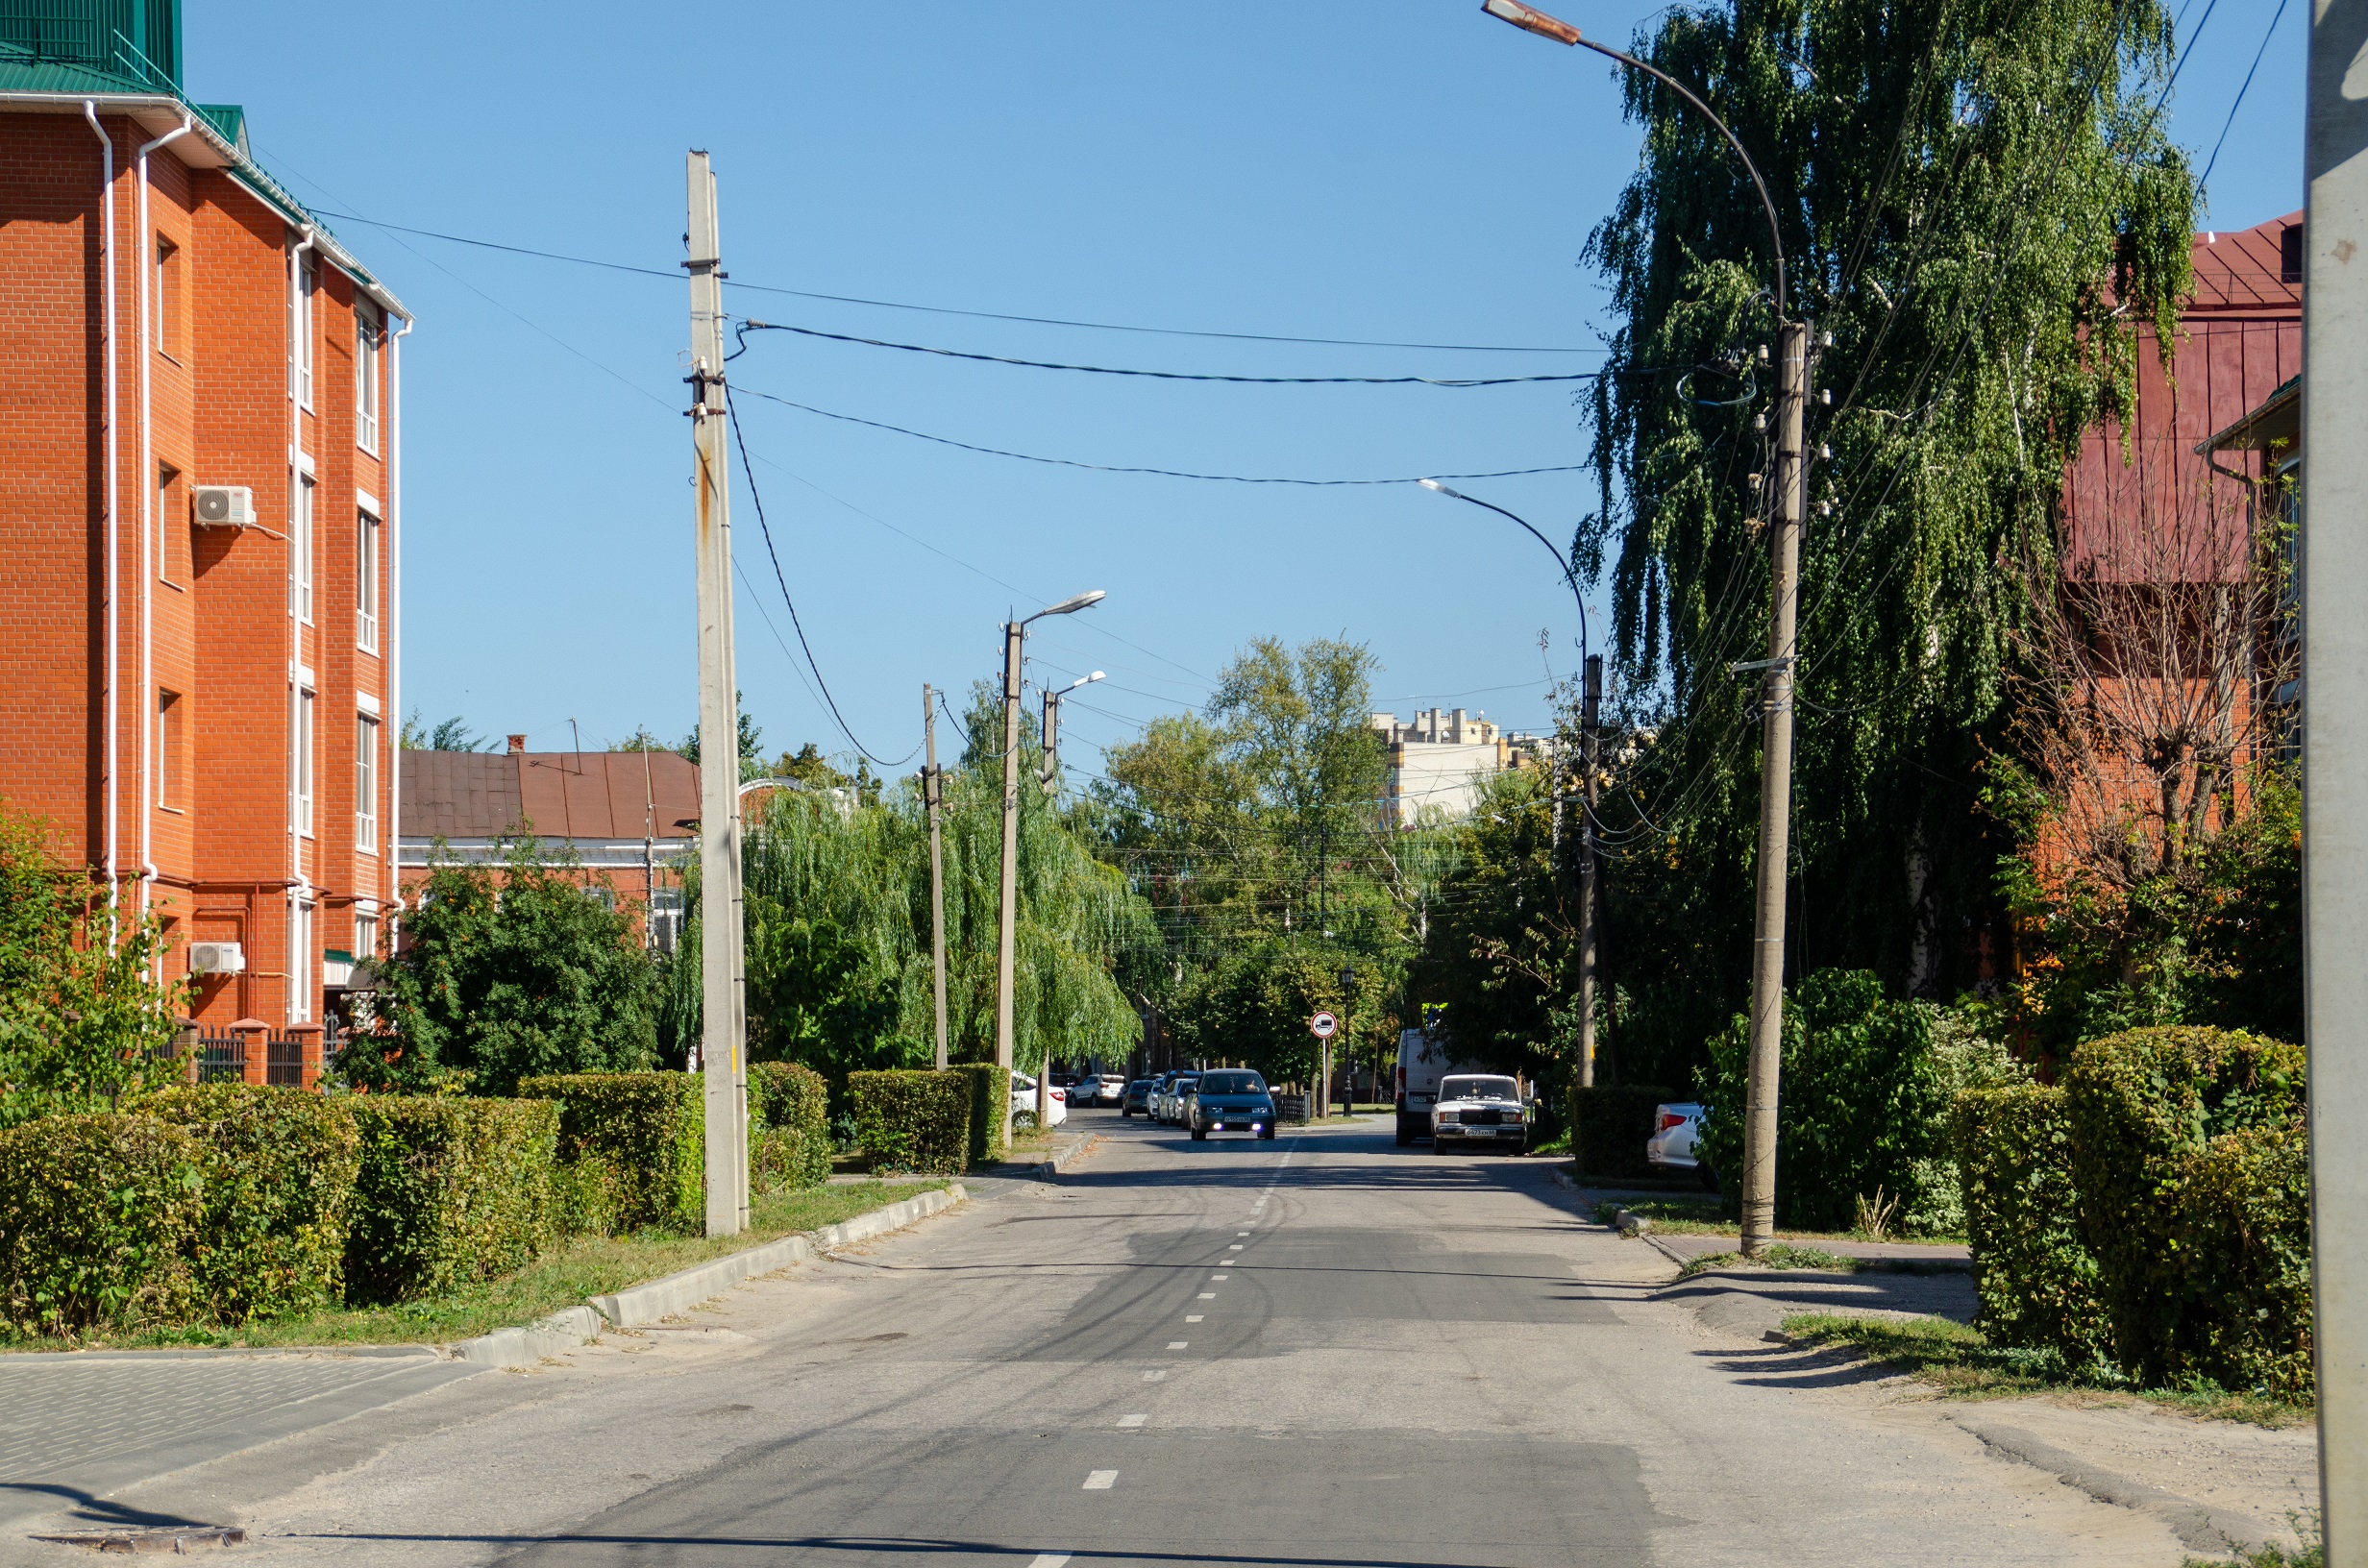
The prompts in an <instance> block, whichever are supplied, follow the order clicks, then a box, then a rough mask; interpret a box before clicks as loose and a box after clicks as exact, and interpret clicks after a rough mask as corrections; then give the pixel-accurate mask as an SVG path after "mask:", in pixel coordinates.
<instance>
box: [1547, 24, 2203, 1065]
mask: <svg viewBox="0 0 2368 1568" xmlns="http://www.w3.org/2000/svg"><path fill="white" fill-rule="evenodd" d="M2170 44H2171V36H2170V27H2169V21H2168V18H2167V16H2166V14H2165V12H2164V10H2163V8H2162V7H2161V6H2160V5H2159V4H2158V3H2156V0H1729V3H1727V4H1714V5H1708V6H1695V7H1685V8H1679V9H1676V10H1673V11H1666V12H1659V13H1657V15H1656V19H1655V20H1654V21H1652V22H1651V23H1650V24H1649V25H1648V27H1647V29H1646V30H1645V32H1644V33H1643V34H1642V35H1641V36H1640V37H1639V38H1638V39H1637V41H1636V45H1635V48H1636V51H1637V52H1638V53H1639V54H1640V56H1641V57H1642V58H1644V59H1646V60H1648V61H1652V62H1653V63H1654V64H1656V65H1657V66H1659V67H1661V68H1662V69H1664V70H1666V71H1668V72H1669V73H1670V74H1671V75H1673V76H1674V77H1675V78H1676V79H1678V80H1679V81H1682V82H1684V83H1686V84H1688V85H1689V86H1690V87H1691V88H1692V89H1693V90H1695V91H1697V92H1699V93H1700V94H1701V95H1702V96H1703V98H1704V99H1705V101H1707V102H1708V103H1709V104H1710V105H1711V106H1712V107H1713V108H1714V109H1715V110H1718V112H1719V113H1720V114H1721V115H1722V116H1723V117H1724V118H1725V120H1726V121H1727V123H1728V124H1729V125H1731V126H1733V127H1734V128H1735V130H1736V133H1737V135H1739V136H1740V137H1741V138H1742V140H1743V142H1744V144H1745V145H1746V146H1747V147H1748V148H1749V149H1750V152H1751V155H1752V157H1753V159H1754V160H1755V161H1756V162H1757V163H1758V165H1759V167H1760V169H1761V170H1762V171H1763V173H1764V175H1765V177H1766V181H1767V185H1768V188H1769V190H1770V192H1771V194H1772V195H1773V196H1774V198H1775V200H1776V201H1777V203H1778V213H1779V218H1780V222H1781V227H1782V230H1783V235H1784V244H1785V252H1786V256H1787V258H1788V265H1789V276H1790V282H1791V286H1792V295H1791V299H1790V300H1789V301H1788V306H1789V308H1790V309H1791V310H1792V311H1793V312H1794V313H1795V314H1796V315H1798V316H1805V317H1807V318H1808V319H1810V320H1811V321H1812V322H1813V324H1814V327H1815V329H1816V331H1817V333H1818V341H1819V342H1820V343H1821V344H1822V342H1823V335H1824V334H1825V333H1828V332H1830V333H1831V334H1832V340H1833V341H1832V346H1831V347H1830V348H1821V349H1820V351H1819V354H1818V356H1817V358H1816V360H1815V363H1814V368H1813V374H1814V377H1815V380H1816V382H1817V384H1819V385H1820V386H1822V387H1826V388H1829V389H1831V390H1832V393H1833V400H1834V401H1833V404H1832V405H1831V409H1830V411H1829V410H1828V409H1827V408H1825V407H1824V406H1822V405H1818V406H1814V407H1813V409H1812V414H1813V418H1812V421H1811V427H1810V432H1809V437H1808V439H1809V447H1810V451H1811V453H1812V454H1813V458H1814V462H1813V468H1812V480H1811V484H1812V492H1813V501H1814V502H1818V503H1819V505H1818V506H1817V508H1816V509H1815V510H1814V515H1813V518H1812V521H1811V526H1810V527H1809V528H1808V529H1807V532H1806V535H1805V538H1804V542H1803V550H1802V575H1801V584H1802V586H1801V596H1800V601H1799V603H1800V645H1799V646H1800V648H1801V649H1802V652H1803V655H1804V657H1803V662H1802V664H1801V665H1800V666H1799V667H1798V669H1797V671H1796V674H1797V676H1798V679H1799V697H1798V698H1797V705H1796V713H1797V722H1798V746H1799V750H1798V756H1797V760H1796V764H1795V769H1796V782H1795V785H1794V795H1793V798H1794V801H1795V809H1796V824H1797V835H1796V838H1795V840H1794V846H1795V853H1796V855H1797V857H1798V858H1797V863H1796V866H1795V868H1794V888H1795V897H1796V900H1797V901H1796V904H1795V914H1794V917H1793V920H1794V931H1795V933H1796V938H1795V945H1796V949H1797V950H1800V951H1802V952H1805V953H1806V954H1807V955H1808V958H1807V959H1806V960H1805V962H1810V963H1814V964H1817V965H1829V964H1830V965H1842V966H1848V967H1863V968H1873V969H1876V970H1878V971H1879V972H1881V973H1882V974H1884V975H1885V976H1886V977H1887V979H1888V980H1889V982H1890V983H1891V984H1892V985H1893V986H1894V987H1895V988H1906V989H1910V990H1913V991H1917V992H1928V993H1946V992H1948V991H1950V990H1953V989H1955V988H1957V987H1959V986H1961V985H1963V984H1966V983H1968V982H1969V981H1970V980H1971V978H1972V967H1973V965H1974V963H1975V961H1976V959H1975V950H1974V949H1975V943H1973V942H1971V941H1970V940H1968V938H1969V935H1970V933H1971V932H1972V931H1973V930H1974V929H1975V928H1977V927H1978V926H1979V925H1981V924H1982V923H1983V922H1984V921H1985V920H1986V919H1991V920H1994V916H1995V912H1996V905H1995V902H1994V894H1993V893H1992V889H1991V868H1992V867H1993V866H1994V865H1995V864H1996V859H1997V855H1998V853H1999V852H2000V850H2001V849H2002V848H2003V847H2005V845H2003V844H2002V843H2001V842H2000V839H1999V837H1998V835H1997V834H1996V832H1995V828H1994V824H1992V823H1990V822H1989V821H1986V820H1985V819H1983V818H1982V817H1981V816H1980V815H1979V814H1977V813H1975V812H1974V811H1972V810H1971V809H1970V808H1971V806H1972V804H1973V791H1974V774H1975V770H1976V767H1977V765H1978V763H1979V761H1980V759H1981V758H1982V756H1983V755H1984V754H1985V744H1986V741H1989V740H1994V739H1995V738H1996V733H1997V731H1998V728H1999V711H2000V706H2001V701H2002V695H2001V694H2002V681H2003V676H2004V674H2005V671H2006V668H2007V665H2008V664H2009V662H2010V657H2011V649H2012V636H2013V632H2014V629H2015V627H2016V626H2017V625H2018V624H2019V623H2020V622H2021V620H2022V619H2023V617H2024V614H2025V611H2026V608H2027V606H2026V604H2025V602H2024V601H2023V600H2022V597H2021V591H2020V587H2019V584H2018V580H2017V576H2016V573H2015V571H2014V569H2013V566H2012V565H2011V564H2010V563H2014V562H2018V561H2021V560H2025V559H2027V558H2029V555H2030V552H2031V551H2032V550H2033V549H2034V548H2037V549H2041V550H2044V549H2045V548H2047V546H2048V541H2049V540H2050V539H2051V538H2052V535H2051V533H2050V528H2049V525H2050V514H2051V508H2052V507H2053V505H2054V503H2055V501H2056V498H2057V495H2058V492H2059V489H2060V483H2061V478H2062V475H2063V472H2064V468H2065V463H2066V460H2067V459H2068V458H2069V457H2070V456H2071V454H2072V453H2073V452H2074V450H2075V449H2076V447H2077V444H2078V443H2079V442H2080V440H2081V439H2082V438H2083V436H2084V433H2085V432H2087V431H2089V430H2090V429H2093V428H2094V427H2095V426H2096V424H2097V423H2098V421H2099V420H2100V419H2103V418H2105V417H2108V416H2109V415H2113V414H2116V413H2120V412H2123V411H2126V410H2127V409H2128V408H2129V407H2130V406H2131V391H2132V387H2133V384H2134V380H2133V379H2134V372H2135V366H2136V362H2137V355H2139V354H2140V353H2141V352H2144V346H2143V340H2142V337H2141V335H2140V328H2141V326H2145V325H2151V326H2152V327H2153V328H2155V329H2156V331H2158V333H2159V334H2160V342H2161V344H2162V345H2164V346H2165V347H2166V348H2167V345H2168V344H2169V343H2170V342H2171V340H2172V336H2173V330H2174V328H2175V325H2176V323H2175V308H2176V306H2177V304H2178V302H2179V300H2180V299H2181V297H2182V295H2183V292H2184V290H2185V289H2186V287H2187V280H2188V274H2187V256H2188V242H2189V240H2188V236H2189V232H2190V227H2191V219H2192V212H2193V185H2192V181H2191V179H2190V177H2189V173H2188V170H2187V168H2186V166H2185V164H2184V162H2183V159H2182V157H2181V155H2180V153H2179V152H2178V150H2177V149H2176V148H2174V147H2173V146H2172V145H2171V144H2170V143H2169V141H2168V140H2167V138H2166V137H2165V135H2163V127H2162V125H2161V124H2160V123H2159V122H2158V112H2157V111H2158V98H2159V95H2160V94H2161V92H2163V91H2164V90H2166V77H2167V75H2168V70H2167V67H2168V65H2169V53H2170ZM1622 86H1623V90H1624V92H1625V93H1626V99H1627V108H1628V111H1629V114H1630V116H1631V117H1632V118H1633V119H1635V120H1637V121H1639V122H1640V124H1641V125H1642V126H1643V128H1644V132H1645V151H1644V159H1643V166H1642V168H1641V169H1640V172H1639V173H1638V175H1637V176H1636V177H1635V179H1634V180H1632V181H1631V183H1630V184H1629V185H1628V187H1627V188H1626V190H1625V191H1624V192H1623V194H1622V196H1621V198H1620V200H1619V202H1618V204H1617V206H1616V208H1615V210H1614V212H1613V213H1612V215H1611V216H1610V217H1608V218H1607V219H1606V220H1605V221H1604V222H1603V223H1602V224H1601V225H1600V226H1599V227H1598V228H1597V229H1596V230H1595V232H1594V233H1593V234H1592V236H1591V238H1590V241H1589V244H1588V248H1587V252H1586V258H1587V259H1588V260H1589V261H1590V262H1591V263H1593V264H1594V265H1595V266H1597V267H1598V268H1599V269H1600V270H1601V271H1602V273H1603V274H1604V276H1605V277H1606V279H1607V280H1608V282H1610V285H1611V288H1612V294H1613V304H1614V308H1615V311H1616V316H1617V319H1618V326H1617V328H1616V331H1615V334H1614V337H1613V342H1612V354H1611V355H1610V357H1609V359H1608V361H1607V363H1606V366H1605V369H1606V371H1607V374H1606V375H1605V376H1604V377H1603V379H1602V380H1600V381H1599V382H1598V383H1597V389H1596V391H1595V393H1594V394H1593V397H1592V400H1591V405H1590V408H1589V415H1590V418H1591V427H1592V430H1593V434H1594V443H1595V444H1594V461H1595V464H1596V467H1597V472H1598V477H1599V480H1600V489H1599V503H1598V505H1597V507H1596V508H1595V511H1594V512H1593V514H1592V515H1591V517H1589V518H1588V519H1587V520H1586V521H1585V522H1584V523H1583V524H1582V525H1581V527H1579V529H1578V531H1577V536H1576V539H1575V541H1574V550H1575V551H1576V554H1577V557H1578V559H1579V560H1580V562H1581V564H1582V565H1583V566H1584V567H1586V568H1587V569H1588V570H1590V571H1591V572H1598V573H1608V575H1609V576H1610V577H1611V580H1612V585H1613V589H1614V595H1613V600H1614V606H1615V614H1614V626H1613V633H1614V642H1615V649H1616V654H1617V655H1618V658H1619V660H1620V663H1621V665H1622V666H1623V668H1624V671H1625V673H1626V675H1627V680H1626V682H1625V687H1626V690H1627V691H1628V692H1629V693H1630V694H1631V696H1630V698H1628V700H1627V703H1626V706H1627V709H1628V712H1627V714H1626V716H1625V717H1627V718H1628V719H1630V720H1632V721H1634V722H1638V723H1645V724H1648V725H1653V726H1655V727H1657V729H1658V735H1659V740H1658V744H1657V745H1655V746H1654V747H1651V748H1650V749H1649V751H1648V752H1647V754H1646V755H1645V756H1644V757H1643V758H1641V759H1640V763H1639V766H1638V768H1637V770H1636V771H1635V773H1634V775H1633V779H1632V782H1633V785H1634V788H1633V791H1631V790H1627V789H1623V790H1621V791H1620V792H1618V793H1617V795H1616V797H1615V799H1614V800H1613V802H1612V804H1611V806H1610V807H1609V808H1608V812H1609V814H1610V821H1609V823H1608V832H1609V834H1610V836H1611V837H1612V838H1613V839H1614V840H1615V841H1616V842H1618V843H1620V844H1621V845H1623V846H1624V852H1623V853H1622V854H1621V856H1620V858H1618V859H1616V860H1615V861H1614V863H1613V867H1612V871H1611V875H1612V878H1613V884H1614V893H1615V896H1614V914H1613V919H1612V927H1613V929H1614V930H1615V931H1616V933H1617V934H1618V938H1619V941H1620V946H1619V948H1618V953H1619V955H1620V963H1621V965H1622V970H1623V974H1624V976H1625V981H1624V983H1625V984H1626V985H1627V987H1628V991H1627V1003H1628V1005H1630V1006H1639V1007H1641V1006H1651V1005H1659V1004H1660V1003H1661V1002H1662V1001H1663V1000H1666V1001H1667V1002H1668V1003H1669V1004H1670V1005H1673V1006H1678V1007H1681V1008H1685V1009H1689V1010H1690V1011H1689V1012H1688V1017H1696V1018H1698V1014H1699V1009H1698V1008H1696V1007H1695V1006H1694V1003H1693V1001H1692V998H1693V997H1696V996H1698V995H1699V994H1701V993H1703V992H1708V993H1710V995H1711V996H1712V997H1713V998H1714V1004H1715V1010H1716V1011H1717V1012H1719V1013H1723V1012H1725V1011H1726V1010H1728V1009H1731V1008H1732V1007H1733V1006H1735V1005H1737V1004H1738V1003H1739V1001H1740V999H1741V996H1742V994H1743V992H1744V991H1745V989H1746V987H1747V983H1748V982H1747V977H1748V954H1749V942H1748V923H1749V919H1750V909H1751V901H1750V895H1749V890H1750V880H1751V861H1752V855H1753V853H1754V847H1755V842H1756V837H1755V834H1754V831H1753V817H1754V813H1755V811H1756V805H1757V787H1756V775H1757V771H1758V766H1759V757H1758V744H1757V737H1758V723H1757V718H1758V708H1757V692H1758V687H1757V685H1756V683H1755V682H1753V681H1751V680H1748V679H1738V678H1735V677H1734V676H1733V675H1731V674H1729V673H1728V670H1727V668H1726V667H1727V665H1728V664H1729V663H1730V662H1733V661H1737V660H1748V659H1756V658H1759V657H1762V656H1763V655H1764V651H1765V648H1764V642H1765V637H1764V625H1765V623H1764V605H1765V604H1766V602H1767V598H1768V590H1767V580H1768V579H1767V566H1766V557H1765V551H1764V531H1763V529H1762V527H1761V526H1760V525H1761V524H1762V522H1763V521H1764V513H1765V504H1766V496H1765V493H1764V491H1763V490H1760V489H1755V488H1754V487H1753V485H1752V484H1751V483H1750V482H1749V479H1748V476H1750V475H1752V474H1755V473H1757V474H1765V473H1767V472H1769V470H1770V468H1771V464H1770V463H1769V461H1768V454H1767V439H1768V437H1767V430H1766V426H1765V424H1764V423H1763V422H1764V420H1767V419H1770V418H1772V413H1773V409H1772V405H1771V403H1770V393H1771V386H1770V380H1769V376H1768V372H1767V369H1766V366H1765V364H1764V361H1763V360H1762V359H1761V358H1760V353H1761V351H1762V350H1763V348H1764V346H1765V345H1766V344H1767V343H1768V341H1769V335H1770V327H1771V324H1770V319H1769V313H1768V309H1767V301H1766V290H1767V288H1768V286H1769V284H1770V283H1771V282H1772V273H1771V271H1770V268H1769V266H1768V259H1769V258H1768V253H1767V243H1766V235H1765V229H1764V218H1763V216H1762V212H1761V209H1760V206H1759V203H1758V200H1757V198H1756V197H1755V196H1754V194H1753V193H1752V190H1751V187H1750V185H1749V184H1748V182H1747V181H1746V180H1745V179H1744V177H1743V176H1742V175H1741V173H1740V171H1739V168H1738V167H1737V165H1736V164H1735V162H1734V160H1733V159H1732V156H1731V155H1730V154H1729V152H1728V151H1727V150H1726V148H1725V146H1724V144H1723V143H1722V142H1721V141H1720V140H1719V138H1718V137H1717V135H1716V134H1715V133H1714V132H1713V131H1712V130H1711V129H1710V128H1709V127H1708V126H1707V125H1705V124H1703V123H1702V122H1701V120H1700V118H1699V116H1698V115H1697V114H1696V113H1695V111H1694V110H1691V109H1690V107H1689V106H1687V105H1685V104H1684V103H1682V102H1680V101H1679V100H1677V99H1676V98H1675V97H1674V96H1673V95H1671V94H1669V93H1667V92H1666V91H1665V90H1663V89H1661V88H1659V87H1658V86H1655V85H1654V84H1652V83H1651V82H1650V81H1649V80H1646V79H1643V78H1640V77H1633V76H1632V77H1627V78H1624V79H1623V82H1622ZM1829 447H1830V450H1831V453H1832V455H1831V456H1830V458H1829V457H1827V456H1825V455H1823V453H1824V452H1825V450H1826V449H1827V448H1829ZM1826 502H1830V503H1831V510H1830V513H1829V512H1828V511H1827V510H1825V509H1824V503H1826ZM1648 845H1649V847H1648ZM1647 1032H1650V1031H1649V1029H1648V1031H1647Z"/></svg>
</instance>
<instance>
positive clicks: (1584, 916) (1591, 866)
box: [1554, 653, 1603, 1089]
mask: <svg viewBox="0 0 2368 1568" xmlns="http://www.w3.org/2000/svg"><path fill="white" fill-rule="evenodd" d="M1582 690H1583V691H1584V693H1585V696H1584V697H1583V698H1581V701H1580V706H1579V767H1580V769H1581V777H1580V780H1579V799H1580V802H1581V804H1580V808H1579V1087H1580V1088H1582V1089H1592V1088H1594V1087H1595V759H1596V747H1597V742H1596V734H1597V725H1598V724H1600V723H1601V722H1602V718H1603V655H1602V654H1600V653H1590V654H1589V655H1587V674H1586V685H1585V686H1584V687H1583V688H1582ZM1557 782H1558V783H1559V782H1560V781H1559V780H1558V781H1557ZM1555 793H1556V795H1557V796H1558V799H1557V801H1556V804H1555V807H1554V809H1555V811H1556V812H1557V813H1559V812H1560V811H1561V810H1562V805H1561V802H1560V800H1559V796H1560V794H1561V791H1560V790H1559V789H1558V790H1557V791H1556V792H1555Z"/></svg>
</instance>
